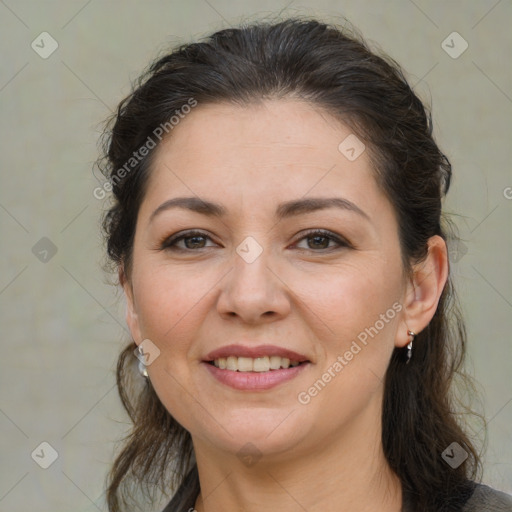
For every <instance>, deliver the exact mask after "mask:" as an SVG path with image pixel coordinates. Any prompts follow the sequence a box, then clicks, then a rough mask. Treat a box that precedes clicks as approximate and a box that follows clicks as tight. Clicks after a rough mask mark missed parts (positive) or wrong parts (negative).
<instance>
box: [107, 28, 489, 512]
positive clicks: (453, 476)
mask: <svg viewBox="0 0 512 512" xmlns="http://www.w3.org/2000/svg"><path fill="white" fill-rule="evenodd" d="M288 97H294V98H300V99H303V100H304V101H307V102H309V103H311V104H314V105H315V106H317V107H318V108H319V109H322V110H323V111H325V112H327V113H329V114H330V115H331V116H334V117H336V118H337V119H339V120H340V121H342V122H343V123H345V124H346V125H348V126H349V127H350V128H351V129H352V130H353V131H354V133H356V134H357V136H358V137H359V138H360V139H361V140H363V141H364V143H365V145H366V146H367V148H368V150H369V154H370V157H371V160H372V163H373V167H374V171H375V177H376V180H377V183H378V185H379V186H380V188H381V190H382V191H383V193H385V194H386V196H387V197H388V198H389V200H390V202H391V204H392V205H393V207H394V210H395V212H396V216H397V220H398V225H399V238H400V244H401V254H402V262H403V268H404V273H405V274H406V275H410V273H411V271H412V265H413V264H414V263H417V262H420V261H421V260H422V259H423V258H425V257H426V255H427V243H428V239H429V238H430V237H432V236H434V235H439V236H441V237H442V238H443V239H445V240H447V238H448V227H449V223H448V220H447V219H446V218H445V216H444V214H443V215H442V214H441V200H442V198H443V196H444V195H445V194H446V192H447V191H448V188H449V186H450V179H451V166H450V163H449V161H448V159H447V158H446V157H445V156H444V155H443V153H442V152H441V151H440V149H439V148H438V146H437V145H436V143H435V141H434V139H433V135H432V121H431V116H430V112H429V111H428V110H427V108H426V107H425V105H424V104H423V103H422V101H421V100H420V99H419V98H418V97H417V96H416V94H415V93H414V92H413V90H412V88H411V87H410V86H409V84H408V83H407V80H406V79H405V77H404V75H403V73H402V71H401V68H400V66H399V65H398V64H397V63H396V62H394V61H393V60H392V59H390V58H389V57H386V56H379V55H377V54H376V53H375V52H373V51H371V50H370V49H369V48H368V46H367V44H366V43H365V42H364V40H363V39H362V38H361V37H360V36H359V35H355V31H354V30H353V29H352V30H350V31H349V30H348V29H346V28H343V29H342V28H340V27H337V26H334V25H329V24H325V23H322V22H319V21H317V20H314V19H298V18H294V19H287V20H283V21H277V22H263V21H260V22H257V23H252V24H248V25H245V26H241V27H239V28H230V29H226V30H220V31H218V32H216V33H214V34H212V35H211V36H209V37H208V38H206V39H205V40H203V41H201V42H195V43H192V44H187V45H182V46H180V47H178V48H175V49H174V50H173V51H171V52H170V53H168V54H166V55H164V56H163V57H161V58H159V59H158V60H156V61H155V62H154V63H153V64H152V65H151V66H150V68H149V69H148V71H147V72H146V73H145V74H144V75H143V76H141V78H140V79H139V80H138V82H137V83H136V84H135V86H134V88H133V92H132V93H131V94H130V95H129V96H128V97H127V98H125V99H124V100H123V101H122V102H121V103H120V105H119V107H118V109H117V112H116V114H115V116H114V117H113V118H112V120H111V124H110V125H109V128H108V129H107V130H106V132H105V134H106V139H105V142H104V149H105V155H104V156H105V158H104V159H103V160H100V161H99V162H100V165H101V164H103V165H101V167H102V170H103V172H104V174H105V176H106V177H107V178H108V179H109V180H110V182H111V183H112V186H113V196H114V197H113V204H112V205H111V207H110V209H109V210H108V211H107V213H106V215H105V217H104V231H105V235H106V240H107V249H108V255H109V257H110V259H111V262H112V263H113V264H114V266H115V267H119V266H120V267H121V268H124V269H125V270H126V272H129V269H130V261H131V251H132V245H133V239H134V232H135V223H136V219H137V215H138V211H139V206H140V204H141V200H142V198H143V196H144V193H145V184H146V183H147V178H148V173H149V172H151V155H152V154H153V153H151V152H150V153H149V154H148V155H147V156H146V157H144V158H142V159H141V160H140V162H139V161H137V162H136V165H134V166H133V168H130V170H129V172H126V173H122V174H124V177H123V179H122V180H121V179H119V169H121V168H122V167H123V166H126V162H128V161H129V160H130V158H132V156H133V153H134V152H136V151H137V150H138V148H140V147H141V146H143V145H144V144H145V143H146V141H147V140H148V137H151V136H152V134H154V133H155V129H156V128H157V127H158V126H161V125H163V124H165V123H168V122H169V119H170V118H171V117H172V116H173V115H175V113H176V112H177V111H179V110H180V109H181V108H182V106H183V105H186V104H187V103H189V102H190V99H191V98H193V99H194V100H195V101H197V102H198V104H199V105H201V104H207V103H218V102H232V103H235V104H239V105H249V104H250V103H252V102H258V101H261V100H263V99H265V98H288ZM168 136H170V137H172V132H171V131H169V135H168ZM153 137H154V135H153ZM465 344H466V332H465V327H464V323H463V319H462V315H461V313H460V310H459V308H458V305H457V300H456V296H455V292H454V289H453V286H452V280H451V277H450V275H449V277H448V281H447V284H446V286H445V288H444V290H443V292H442V295H441V298H440V300H439V304H438V307H437V310H436V313H435V315H434V317H433V318H432V320H431V322H430V324H429V325H428V327H427V328H425V329H424V330H423V331H422V332H421V333H419V334H418V336H417V338H416V340H415V343H414V356H413V358H412V360H411V362H410V364H408V365H405V364H404V349H395V351H394V353H393V355H392V358H391V362H390V365H389V368H388V370H387V374H386V380H385V390H384V404H383V415H382V428H383V432H382V442H383V447H384V452H385V455H386V457H387V460H388V462H389V464H390V466H391V468H392V469H393V470H394V471H395V472H396V474H397V475H398V477H399V478H400V480H401V483H402V488H403V492H404V499H406V500H408V502H409V503H410V504H411V506H412V507H413V509H414V510H415V511H417V512H422V511H433V510H435V511H437V512H438V511H444V510H458V509H459V508H458V507H460V503H462V502H463V501H464V499H462V500H461V497H462V498H464V496H466V495H467V493H468V492H470V487H471V486H469V485H468V482H469V480H472V479H474V478H475V477H476V475H477V474H478V473H479V470H480V461H479V456H478V453H477V452H476V450H475V448H474V447H473V445H472V443H471V441H470V439H469V436H468V435H467V434H466V433H465V432H464V430H463V429H462V428H461V426H460V425H459V423H458V417H457V416H455V410H456V404H455V403H454V394H453V392H452V391H453V390H452V388H453V385H452V380H453V378H454V376H456V375H458V374H459V375H461V376H464V374H463V373H462V372H461V371H460V369H461V365H462V362H463V357H464V353H465ZM134 348H135V345H134V343H133V342H132V343H130V344H129V345H128V346H127V347H126V349H125V350H124V351H123V352H122V353H121V355H120V358H119V361H118V366H117V384H118V388H119V393H120V396H121V399H122V402H123V405H124V407H125V408H126V410H127V412H128V414H129V416H130V418H131V420H132V421H133V428H132V430H131V433H130V434H129V435H128V437H127V438H126V439H125V443H124V446H123V448H122V450H121V452H120V454H119V456H118V458H117V460H116V461H115V463H114V466H113V468H112V471H111V473H110V478H109V486H108V505H109V510H110V511H111V512H118V511H120V510H122V506H123V503H125V504H126V503H127V500H128V499H129V497H130V496H131V495H133V494H134V491H135V490H136V489H141V488H142V489H143V490H145V492H146V494H147V495H151V493H152V490H154V489H156V488H158V487H159V486H160V488H161V489H164V488H167V489H169V488H170V486H171V484H174V485H175V486H176V485H178V484H179V483H180V482H181V481H182V479H183V477H184V475H185V473H186V472H187V471H188V470H190V469H191V468H192V467H193V466H194V463H193V458H192V457H193V450H192V444H191V438H190V435H189V433H188V432H187V431H186V430H185V429H184V428H183V427H182V426H181V425H179V424H178V423H177V422H176V421H175V420H174V419H173V418H172V416H171V415H170V414H169V413H168V411H167V410H166V409H165V408H164V406H163V405H162V404H161V402H160V401H159V399H158V397H157V395H156V393H155V391H154V390H153V388H152V387H151V383H147V384H143V383H142V378H141V377H140V376H139V375H137V374H136V371H134V368H135V363H136V359H135V358H134V356H133V349H134ZM463 382H464V383H465V382H466V381H463ZM468 383H469V384H470V382H469V381H468ZM465 389H467V388H465ZM453 442H457V443H458V444H459V445H460V446H462V447H463V448H464V449H465V450H466V452H467V453H468V458H467V459H466V461H465V462H464V463H463V464H461V465H460V466H459V467H457V468H452V467H450V466H449V465H448V464H447V463H446V462H445V460H443V458H442V457H441V454H442V452H443V451H444V450H445V449H446V448H447V447H448V446H449V445H450V444H451V443H453ZM191 461H192V462H191ZM197 491H198V489H197Z"/></svg>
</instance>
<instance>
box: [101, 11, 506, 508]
mask: <svg viewBox="0 0 512 512" xmlns="http://www.w3.org/2000/svg"><path fill="white" fill-rule="evenodd" d="M105 151H106V165H105V166H104V172H105V174H106V176H107V177H108V179H109V182H108V183H107V184H106V185H108V186H109V187H111V188H112V189H113V193H114V203H113V205H112V206H111V208H110V210H109V211H108V212H107V214H106V217H105V222H104V228H105V233H106V239H107V245H108V254H109V256H110V258H111V260H112V262H113V263H114V266H115V268H116V270H117V271H118V273H119V281H120V284H121V285H122V287H123V290H124V292H125V296H126V300H127V316H126V317H127V323H128V326H129V328H130V331H131V334H132V337H133V341H132V342H130V344H129V345H128V346H127V347H126V348H125V350H124V351H123V352H122V354H121V356H120V359H119V362H118V372H117V377H118V386H119V391H120V395H121V398H122V401H123V404H124V406H125V408H126V410H127V411H128V413H129V415H130V417H131V419H132V421H133V429H132V431H131V433H130V435H129V436H128V438H127V439H126V443H125V445H124V448H123V449H122V451H121V453H120V454H119V456H118V458H117V460H116V462H115V464H114V467H113V469H112V472H111V475H110V481H109V487H108V503H109V510H110V511H112V512H117V511H120V510H128V509H130V503H131V500H132V499H135V498H133V496H135V494H136V492H134V489H135V488H140V489H142V490H145V491H146V493H147V494H148V495H152V491H154V490H155V489H157V488H160V489H161V490H162V491H163V492H164V493H166V494H168V495H169V494H171V493H172V489H176V488H177V487H179V489H178V490H177V492H176V493H175V495H174V497H173V498H172V500H171V502H170V503H169V504H168V506H167V507H166V508H165V511H167V512H169V511H186V510H197V511H199V512H210V511H212V512H213V511H220V510H222V511H225V510H229V511H238V510H245V511H262V510H279V511H296V510H304V511H308V512H315V511H317V510H322V511H325V510H328V511H338V510H350V511H351V512H359V511H366V510H379V511H381V512H397V511H416V512H420V511H441V510H442V511H444V510H446V511H448V510H450V511H470V510H509V511H510V510H512V498H510V497H509V496H507V495H505V494H503V493H500V492H498V491H495V490H493V489H490V488H489V487H486V486H483V485H479V484H476V483H475V480H476V478H477V475H478V472H479V467H480V460H479V456H478V454H477V451H476V449H475V448H474V447H473V445H472V443H471V441H470V439H469V438H468V436H467V435H466V434H465V433H464V431H463V430H462V428H461V427H460V426H459V424H458V422H457V421H456V420H457V417H456V416H455V415H454V412H455V411H453V407H452V399H451V395H450V394H449V388H450V383H451V381H452V378H453V377H454V375H455V372H456V371H457V370H458V369H459V367H460V365H461V363H462V359H463V354H464V349H465V330H464V323H463V320H462V318H461V316H460V313H459V311H458V309H457V303H456V300H455V296H454V290H453V287H452V285H451V281H450V273H449V270H450V269H449V262H448V257H447V246H446V240H447V231H446V226H444V222H441V199H442V197H443V196H444V194H446V192H447V191H448V188H449V185H450V178H451V167H450V163H449V161H448V160H447V158H446V157H445V156H444V155H443V154H442V152H441V151H440V150H439V148H438V147H437V145H436V143H435V142H434V140H433V137H432V124H431V120H430V116H429V114H428V112H427V110H426V108H425V106H424V105H423V104H422V103H421V101H420V100H419V99H418V97H417V96H416V95H415V94H414V92H413V91H412V90H411V88H410V86H409V85H408V84H407V82H406V80H405V79H404V77H403V75H402V72H401V70H400V68H399V66H398V65H397V64H396V63H394V62H393V61H392V60H390V59H389V58H385V57H380V56H377V55H375V54H374V53H372V52H371V51H370V50H369V49H368V48H367V46H366V45H365V43H364V42H363V41H362V39H361V38H360V37H356V36H354V35H353V34H349V33H348V32H347V31H346V30H340V29H339V28H336V27H333V26H329V25H325V24H323V23H320V22H318V21H315V20H298V19H291V20H286V21H282V22H277V23H274V24H267V23H257V24H254V25H251V26H246V27H243V28H240V29H228V30H222V31H220V32H217V33H215V34H213V35H212V36H211V37H210V38H208V39H207V40H206V41H204V42H199V43H195V44H190V45H184V46H182V47H180V48H177V49H176V50H175V51H173V52H172V53H170V54H168V55H165V56H164V57H162V58H160V59H159V60H158V61H157V62H155V63H154V64H153V65H152V67H151V68H150V69H149V71H148V72H147V74H146V75H144V76H143V77H142V78H141V80H140V81H139V83H138V84H137V87H135V89H134V91H133V93H132V94H131V95H130V96H129V97H127V98H126V99H125V100H123V102H121V104H120V106H119V108H118V111H117V113H116V115H115V116H114V119H113V122H112V127H111V129H110V130H109V131H107V139H106V142H105ZM134 353H135V354H136V355H137V356H138V359H139V361H137V359H136V358H135V357H134ZM136 363H138V367H139V371H140V375H139V374H138V373H137V372H136V371H135V372H134V368H135V366H136Z"/></svg>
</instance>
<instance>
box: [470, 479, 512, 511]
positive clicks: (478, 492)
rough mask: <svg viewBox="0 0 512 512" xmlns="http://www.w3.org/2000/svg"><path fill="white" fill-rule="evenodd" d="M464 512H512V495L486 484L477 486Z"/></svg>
mask: <svg viewBox="0 0 512 512" xmlns="http://www.w3.org/2000/svg"><path fill="white" fill-rule="evenodd" d="M463 510H464V512H512V495H510V494H506V493H504V492H501V491H497V490H496V489H493V488H492V487H489V486H487V485H484V484H476V486H475V489H474V491H473V494H472V495H471V497H470V498H469V500H468V501H467V502H466V505H465V506H464V509H463Z"/></svg>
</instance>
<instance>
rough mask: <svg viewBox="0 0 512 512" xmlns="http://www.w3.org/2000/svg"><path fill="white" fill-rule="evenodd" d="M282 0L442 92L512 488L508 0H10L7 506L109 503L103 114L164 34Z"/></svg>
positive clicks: (2, 370) (3, 204)
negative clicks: (351, 30) (357, 37)
mask: <svg viewBox="0 0 512 512" xmlns="http://www.w3.org/2000/svg"><path fill="white" fill-rule="evenodd" d="M280 10H282V15H283V16H287V15H300V14H303V15H316V16H318V17H320V18H321V19H323V20H325V21H330V22H335V23H336V22H342V19H341V16H346V17H347V18H348V19H349V20H350V21H351V22H352V23H353V24H354V25H355V26H356V27H357V28H359V29H360V30H361V32H362V33H363V34H364V36H365V37H366V38H367V39H368V40H369V41H370V44H371V45H372V46H373V47H374V48H379V47H380V48H382V49H383V50H384V51H386V52H387V53H389V54H390V55H391V56H392V57H393V58H395V59H396V60H397V61H398V62H399V63H400V64H401V65H402V66H403V67H404V69H405V70H406V71H407V76H408V78H409V80H410V82H411V84H412V85H413V86H414V87H415V90H416V91H417V92H418V93H419V94H420V95H421V97H422V98H423V99H424V100H427V102H429V103H431V104H432V106H433V116H434V120H435V134H436V138H437V140H438V141H439V144H440V146H441V148H442V149H443V150H444V151H445V152H446V153H447V155H448V156H449V158H450V160H451V163H452V165H453V170H454V179H453V183H452V189H451V191H450V193H449V196H448V199H447V201H446V203H445V208H446V210H447V211H448V212H452V213H453V214H454V215H453V220H454V221H455V222H456V224H457V226H458V227H459V231H460V235H461V237H462V238H463V243H462V244H461V245H459V246H458V248H455V249H454V250H453V252H452V256H453V259H454V261H453V266H454V277H455V280H456V284H457V286H458V290H459V294H460V297H461V301H462V307H463V310H464V313H465V315H466V319H467V328H468V337H469V360H468V367H469V368H470V370H471V371H472V372H473V374H474V376H475V377H476V379H477V380H478V381H479V382H480V384H481V386H482V387H481V392H482V395H483V410H484V412H485V414H486V416H487V419H488V420H489V430H488V450H487V455H486V457H485V472H484V481H485V482H487V483H488V484H490V485H492V486H495V487H497V488H500V489H502V490H504V491H508V492H512V403H511V402H512V384H511V378H510V375H511V370H512V363H511V359H512V358H511V352H512V348H511V347H512V343H511V334H510V332H511V327H512V323H511V317H512V271H511V265H510V262H511V261H512V230H511V229H510V228H511V217H512V215H511V213H512V199H510V197H512V189H511V188H510V187H512V173H511V164H510V162H511V161H512V152H511V140H512V137H511V135H512V134H511V125H510V121H511V118H512V76H511V66H510V54H511V51H512V31H510V26H511V24H512V3H511V2H510V1H509V0H502V1H497V0H485V1H484V0H482V1H464V0H461V1H455V0H452V1H450V2H445V1H444V0H439V1H421V0H415V1H414V2H413V1H409V0H394V1H386V2H381V1H378V0H373V1H366V2H361V1H356V0H351V1H341V0H338V1H328V0H317V1H315V2H313V1H309V2H308V1H305V2H300V1H291V2H290V1H287V2H282V1H280V0H272V1H268V0H257V1H255V0H243V1H238V2H230V1H228V0H209V1H206V0H190V1H156V0H149V1H147V2H134V1H113V0H110V1H100V0H91V1H86V0H80V1H78V0H77V1H68V2H64V1H35V0H34V1H18V2H16V1H15V0H5V1H2V2H0V34H1V35H0V38H1V45H2V46H1V48H2V57H1V67H0V68H1V69H0V108H1V116H0V126H1V141H2V151H1V186H0V244H1V258H0V302H1V319H0V320H1V323H0V325H1V329H2V352H1V357H0V389H1V402H0V429H1V436H0V446H1V455H0V461H1V462H0V464H1V468H0V510H1V511H2V512H7V511H9V512H22V511H23V512H25V511H26V510H32V511H33V512H39V511H48V510H52V511H54V512H61V511H62V512H63V511H70V510H74V511H77V510H85V509H87V510H105V505H104V500H103V498H104V497H103V495H102V494H103V490H104V487H103V485H104V484H103V482H104V478H105V474H106V471H107V470H108V468H109V464H110V463H111V461H112V458H113V450H114V449H115V443H116V441H117V440H118V439H119V438H120V437H121V436H122V435H123V433H125V432H126V428H127V422H126V417H125V415H124V414H123V412H122V411H121V407H120V403H119V400H118V396H117V392H116V389H115V386H114V368H115V361H116V357H117V354H118V352H119V350H120V348H121V346H122V345H124V343H125V340H126V339H127V333H126V331H125V323H124V304H123V302H122V300H121V299H120V296H119V293H118V292H117V291H116V289H115V287H112V286H110V285H109V284H108V282H107V281H108V279H107V277H108V276H106V275H105V274H104V273H103V271H102V269H101V262H102V259H103V248H102V241H101V236H100V232H99V218H100V214H101V211H102V208H104V204H103V202H102V201H99V200H97V199H95V197H94V196H93V189H94V188H95V187H96V186H98V181H97V180H98V179H99V174H98V173H97V172H96V177H95V175H94V173H93V171H92V168H93V163H94V161H95V159H96V158H97V155H98V152H97V141H98V137H99V134H100V132H101V125H102V122H103V120H104V119H105V118H106V117H107V116H108V115H109V113H110V111H111V110H113V109H114V108H115V107H116V105H117V103H118V102H119V101H120V100H121V99H122V97H124V95H126V94H127V93H128V92H129V88H130V81H131V80H132V79H134V78H136V77H137V75H138V74H139V73H140V72H141V71H142V70H143V69H144V68H145V67H146V66H147V64H148V63H149V62H150V60H151V59H153V58H154V57H155V56H156V54H157V52H158V51H160V50H162V49H163V48H166V47H169V46H173V45H175V44H177V43H182V42H189V41H190V40H192V39H196V38H198V37H202V36H205V35H206V34H208V33H209V32H211V31H214V30H217V29H220V28H224V27H228V26H230V25H236V24H237V23H239V22H240V21H250V20H255V19H258V18H259V17H262V16H265V15H269V14H272V13H274V14H275V13H277V12H279V11H280ZM454 31H455V32H458V33H459V34H460V36H461V37H462V38H463V40H464V41H466V42H467V44H468V48H467V49H466V51H465V52H464V53H462V54H461V55H460V56H458V57H457V58H453V56H450V55H449V54H448V53H447V52H446V51H445V50H444V49H443V47H442V43H443V41H444V40H445V39H446V38H447V37H448V36H450V35H451V34H452V33H453V32H454ZM42 32H48V33H49V34H51V36H52V37H53V38H54V39H55V40H56V41H57V43H58V45H59V46H58V48H57V50H56V51H55V52H54V53H53V54H52V55H50V56H49V57H48V58H46V59H43V58H42V57H40V55H39V54H38V53H36V51H34V50H33V49H32V47H31V43H32V41H34V40H36V43H37V41H40V39H41V38H38V36H39V35H40V34H41V33H42ZM45 37H47V36H45ZM454 37H455V39H453V38H454ZM450 38H451V39H450ZM450 38H449V39H448V40H447V41H448V43H445V46H446V44H448V45H449V46H453V47H454V49H452V53H453V52H456V51H459V50H460V49H462V47H463V46H462V45H464V42H463V41H462V39H458V36H453V35H451V36H450ZM46 41H47V43H46V46H45V48H46V49H48V48H49V43H48V41H49V40H48V39H46ZM452 41H453V42H452ZM40 44H41V43H40ZM40 51H42V49H41V50H40ZM43 237H46V238H47V239H49V240H50V241H51V243H50V242H49V241H48V240H43V241H40V240H41V239H42V238H43ZM37 243H39V245H36V244H37ZM34 246H36V247H35V249H34ZM45 250H46V251H48V252H47V253H44V251H45ZM52 250H53V252H54V251H55V250H56V251H57V252H56V253H55V254H53V252H52ZM34 253H35V254H34ZM41 259H43V261H41ZM45 259H46V260H47V261H44V260H45ZM41 442H47V443H49V444H50V445H51V446H52V447H53V449H55V450H56V452H57V453H58V458H57V460H56V461H55V462H54V463H53V464H52V465H51V466H50V467H49V468H48V469H42V468H41V467H39V465H38V464H36V462H34V460H33V458H32V457H31V453H33V452H34V450H35V449H36V448H38V447H39V446H40V443H41ZM41 449H43V452H44V457H46V458H47V457H49V456H50V455H51V450H50V449H48V448H44V446H43V448H38V450H36V452H34V453H35V454H36V455H37V454H39V455H40V458H39V459H40V460H42V459H43V456H42V455H41ZM45 450H46V451H45ZM34 458H37V457H36V456H35V455H34ZM45 460H49V459H45Z"/></svg>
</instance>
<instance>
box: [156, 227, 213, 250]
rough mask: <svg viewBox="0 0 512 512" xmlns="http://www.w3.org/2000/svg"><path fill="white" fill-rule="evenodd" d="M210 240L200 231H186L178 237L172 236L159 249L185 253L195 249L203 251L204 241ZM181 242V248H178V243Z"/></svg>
mask: <svg viewBox="0 0 512 512" xmlns="http://www.w3.org/2000/svg"><path fill="white" fill-rule="evenodd" d="M207 240H211V238H210V237H209V236H208V235H206V234H205V233H202V232H201V231H188V232H186V233H182V234H180V235H173V236H171V237H170V238H167V239H166V240H165V241H164V242H163V244H162V246H161V249H169V250H178V251H186V250H190V251H193V250H196V249H205V248H206V247H208V246H206V241H207ZM181 241H183V246H179V245H178V243H179V242H181ZM209 247H211V246H209Z"/></svg>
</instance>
